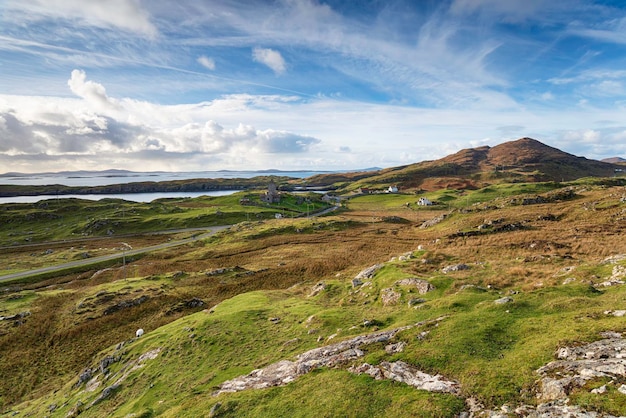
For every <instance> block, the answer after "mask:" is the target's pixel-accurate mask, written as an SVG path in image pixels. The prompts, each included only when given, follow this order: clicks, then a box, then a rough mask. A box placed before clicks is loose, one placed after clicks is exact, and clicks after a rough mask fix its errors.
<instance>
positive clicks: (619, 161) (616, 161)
mask: <svg viewBox="0 0 626 418" xmlns="http://www.w3.org/2000/svg"><path fill="white" fill-rule="evenodd" d="M601 161H602V162H604V163H610V164H626V159H624V158H622V157H612V158H605V159H603V160H601Z"/></svg>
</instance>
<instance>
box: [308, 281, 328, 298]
mask: <svg viewBox="0 0 626 418" xmlns="http://www.w3.org/2000/svg"><path fill="white" fill-rule="evenodd" d="M324 290H326V283H324V282H319V283H318V284H316V285H315V286H313V288H312V289H311V293H309V297H313V296H317V295H318V294H320V293H321V292H323V291H324Z"/></svg>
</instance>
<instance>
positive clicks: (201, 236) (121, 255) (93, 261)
mask: <svg viewBox="0 0 626 418" xmlns="http://www.w3.org/2000/svg"><path fill="white" fill-rule="evenodd" d="M230 226H231V225H223V226H213V227H207V228H190V229H181V230H176V231H162V232H159V233H161V234H171V233H180V232H202V231H204V233H199V234H198V235H194V236H192V237H191V238H185V239H181V240H178V241H170V242H166V243H163V244H158V245H152V246H149V247H143V248H136V249H129V250H126V251H122V252H119V253H116V254H109V255H103V256H100V257H93V258H87V259H84V260H77V261H71V262H69V263H63V264H57V265H54V266H49V267H42V268H38V269H33V270H26V271H20V272H17V273H12V274H7V275H4V276H0V283H2V282H5V281H8V280H15V279H22V278H24V277H29V276H35V275H38V274H43V273H51V272H55V271H62V270H66V269H69V268H74V267H81V266H88V265H90V264H97V263H101V262H104V261H112V260H117V259H122V258H124V257H129V256H133V255H137V254H144V253H148V252H152V251H158V250H163V249H166V248H171V247H177V246H180V245H185V244H188V243H190V242H194V241H196V240H199V239H204V238H207V237H210V236H211V235H213V234H215V233H217V232H219V231H223V230H225V229H228V228H230ZM153 234H154V232H153ZM68 242H69V241H68Z"/></svg>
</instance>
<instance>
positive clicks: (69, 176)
mask: <svg viewBox="0 0 626 418" xmlns="http://www.w3.org/2000/svg"><path fill="white" fill-rule="evenodd" d="M323 173H330V171H278V170H262V171H188V172H167V171H154V172H135V171H121V170H109V171H76V172H62V173H36V174H21V173H15V174H12V173H8V174H2V175H0V184H11V185H23V186H46V185H52V184H61V185H64V186H108V185H111V184H126V183H135V182H144V181H154V182H157V181H173V180H190V179H233V178H252V177H258V176H286V177H294V178H307V177H311V176H314V175H316V174H323Z"/></svg>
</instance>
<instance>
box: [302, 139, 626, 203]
mask: <svg viewBox="0 0 626 418" xmlns="http://www.w3.org/2000/svg"><path fill="white" fill-rule="evenodd" d="M616 169H617V170H619V169H623V166H621V165H617V164H610V163H606V162H601V161H596V160H589V159H587V158H584V157H577V156H575V155H572V154H569V153H567V152H564V151H561V150H559V149H557V148H554V147H550V146H548V145H546V144H543V143H542V142H540V141H537V140H536V139H532V138H520V139H518V140H515V141H510V142H505V143H503V144H499V145H496V146H494V147H489V146H482V147H478V148H468V149H463V150H461V151H459V152H457V153H455V154H451V155H448V156H447V157H444V158H441V159H439V160H435V161H424V162H421V163H416V164H411V165H408V166H404V167H394V168H387V169H384V170H380V171H378V172H370V173H358V175H350V174H347V173H346V174H341V175H339V176H337V175H321V176H316V177H315V178H314V180H315V181H314V182H311V179H309V183H316V185H325V184H326V185H330V184H333V183H336V182H338V181H343V182H346V183H347V184H348V186H347V188H348V189H356V188H358V187H372V188H374V189H385V188H386V187H388V186H389V185H397V186H398V187H399V188H400V190H404V191H410V190H418V189H421V190H436V189H441V188H450V187H454V188H470V189H471V188H476V187H484V186H486V185H488V184H492V183H498V182H503V181H504V182H507V181H508V182H510V181H524V182H535V181H571V180H576V179H579V178H582V177H612V176H614V175H615V173H616ZM464 186H465V187H464ZM341 187H346V186H341Z"/></svg>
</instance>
